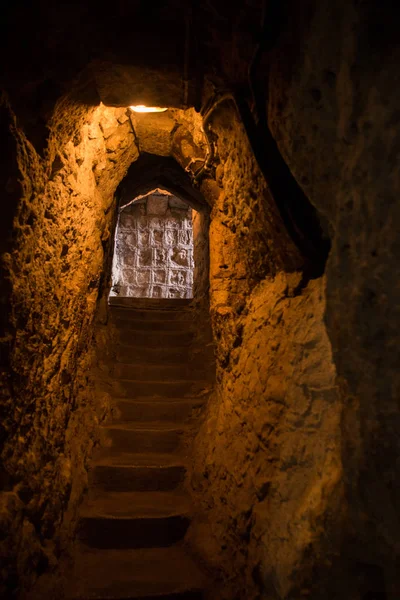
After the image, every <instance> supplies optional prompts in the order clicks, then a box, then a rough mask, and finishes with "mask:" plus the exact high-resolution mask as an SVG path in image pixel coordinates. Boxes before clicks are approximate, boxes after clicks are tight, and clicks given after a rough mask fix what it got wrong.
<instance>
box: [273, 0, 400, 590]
mask: <svg viewBox="0 0 400 600" xmlns="http://www.w3.org/2000/svg"><path fill="white" fill-rule="evenodd" d="M392 9H393V7H392V5H391V3H390V2H383V3H382V4H380V5H378V4H377V3H374V2H366V3H358V2H344V1H340V2H336V3H334V4H332V3H329V2H324V3H314V2H309V3H307V5H306V6H305V7H303V6H302V7H301V8H300V6H299V5H297V4H296V3H293V5H292V13H291V17H290V20H289V22H288V26H287V31H286V34H285V36H284V37H283V38H282V40H281V42H280V45H279V46H278V47H277V48H276V50H275V51H274V53H273V54H272V55H271V57H270V60H271V74H270V85H269V89H270V99H269V119H270V123H271V125H272V127H273V131H274V136H275V138H276V140H277V141H278V144H279V147H280V148H281V151H282V152H283V154H284V156H285V157H286V160H287V162H288V163H289V165H290V167H291V169H292V170H293V172H294V173H295V175H296V177H297V178H298V180H299V181H301V182H302V185H303V187H304V189H305V191H306V193H307V194H308V196H309V198H310V199H311V201H312V202H313V204H314V205H315V206H316V207H317V208H318V210H319V211H320V212H322V213H324V215H326V218H327V220H328V222H329V227H330V230H331V232H332V250H331V253H330V257H329V261H328V264H327V269H326V277H327V287H326V302H327V305H326V326H327V331H328V335H329V338H330V340H331V343H332V347H333V355H334V360H335V365H336V369H337V373H338V384H339V385H340V389H341V397H342V402H343V417H342V422H341V434H342V462H343V467H344V483H345V497H346V502H347V504H346V511H347V513H348V515H347V516H348V520H347V522H346V526H345V529H344V531H343V542H342V546H341V552H342V574H341V578H342V581H343V596H345V595H346V594H347V597H353V596H352V595H351V594H353V595H354V597H355V598H357V599H358V598H359V597H360V598H369V597H371V598H372V597H379V598H390V600H392V599H393V600H394V599H395V598H397V597H399V595H400V578H399V573H400V568H399V567H400V565H399V545H398V544H399V539H400V522H399V518H398V515H399V513H400V497H399V493H398V481H399V476H400V472H399V468H400V464H399V461H398V460H397V458H396V457H398V456H399V452H400V445H399V444H400V440H399V435H398V432H399V429H400V416H399V415H400V413H399V384H400V378H399V371H398V364H399V362H400V360H399V359H400V356H399V345H398V326H397V325H396V324H397V323H398V320H399V306H400V290H399V286H398V285H397V283H396V282H397V280H398V276H397V273H398V272H399V261H398V251H399V246H398V240H399V223H400V207H399V203H398V194H399V189H400V178H399V167H398V160H397V159H396V158H395V157H398V152H399V127H398V120H399V113H398V102H399V93H398V87H397V88H396V82H398V77H399V75H398V64H399V60H400V44H399V41H398V32H397V28H396V26H395V24H394V22H393V18H392V16H393V14H392ZM299 48H300V49H301V51H300V52H299ZM310 164H311V165H312V166H313V168H312V169H310ZM346 583H347V587H346ZM368 594H369V595H368ZM374 594H375V595H374ZM379 594H380V595H379Z"/></svg>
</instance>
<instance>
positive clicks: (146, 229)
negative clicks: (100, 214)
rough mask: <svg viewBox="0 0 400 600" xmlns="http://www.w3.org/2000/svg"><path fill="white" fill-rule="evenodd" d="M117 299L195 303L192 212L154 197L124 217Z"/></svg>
mask: <svg viewBox="0 0 400 600" xmlns="http://www.w3.org/2000/svg"><path fill="white" fill-rule="evenodd" d="M112 283H113V284H112V289H111V294H110V295H111V296H130V297H137V298H192V296H193V228H192V209H191V208H190V207H188V205H187V204H186V203H185V202H182V200H179V198H176V197H175V196H168V195H166V194H157V193H154V194H150V195H149V196H147V197H146V198H145V199H143V200H140V201H137V202H134V203H132V204H130V205H128V206H127V207H125V208H123V210H122V211H121V212H120V215H119V220H118V225H117V232H116V241H115V253H114V263H113V282H112Z"/></svg>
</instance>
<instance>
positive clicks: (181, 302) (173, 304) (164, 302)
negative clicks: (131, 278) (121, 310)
mask: <svg viewBox="0 0 400 600" xmlns="http://www.w3.org/2000/svg"><path fill="white" fill-rule="evenodd" d="M192 301H193V299H192V298H127V297H122V296H110V297H109V304H110V306H112V307H114V306H121V307H127V308H135V309H136V308H139V309H146V310H148V309H167V310H168V309H173V308H177V309H180V308H186V307H187V306H190V304H191V303H192Z"/></svg>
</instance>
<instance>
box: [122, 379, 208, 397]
mask: <svg viewBox="0 0 400 600" xmlns="http://www.w3.org/2000/svg"><path fill="white" fill-rule="evenodd" d="M207 387H208V385H207V382H204V381H201V380H198V381H196V380H177V381H152V380H150V381H144V380H138V381H136V380H134V379H118V380H116V381H114V385H113V388H114V395H115V396H120V397H122V398H126V397H132V398H135V397H138V396H151V397H156V396H159V397H165V398H176V397H177V396H180V397H182V398H185V397H193V396H197V395H198V394H200V393H202V392H204V390H206V389H207Z"/></svg>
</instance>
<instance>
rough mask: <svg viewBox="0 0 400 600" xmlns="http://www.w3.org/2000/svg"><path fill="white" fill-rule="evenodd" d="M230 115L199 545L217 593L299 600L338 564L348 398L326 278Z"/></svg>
mask: <svg viewBox="0 0 400 600" xmlns="http://www.w3.org/2000/svg"><path fill="white" fill-rule="evenodd" d="M221 112H222V111H221V110H220V111H219V112H218V113H217V114H216V115H215V116H214V117H213V121H212V125H213V133H214V135H215V136H216V137H217V139H218V146H217V147H218V157H219V158H220V159H221V167H222V168H221V169H220V168H218V169H217V183H218V186H219V192H218V193H216V192H215V188H214V187H213V186H210V184H209V182H207V181H205V182H204V184H203V186H202V190H203V193H204V195H205V197H206V198H208V199H209V201H210V203H212V204H213V208H212V212H211V225H210V241H209V243H210V261H211V264H210V309H211V318H212V325H213V332H214V339H215V345H216V358H217V386H216V392H215V395H214V396H213V397H212V398H211V400H210V402H209V405H208V411H207V414H206V415H205V421H204V425H203V428H202V430H201V431H200V433H199V435H198V436H197V441H196V448H195V461H194V464H193V469H192V473H191V485H192V489H193V491H194V495H195V497H196V500H197V506H198V508H199V513H198V514H202V517H199V519H198V521H197V523H196V526H195V527H194V528H193V529H192V531H191V535H192V539H191V541H192V543H193V545H194V547H196V548H197V550H198V551H199V552H201V553H202V555H203V556H204V557H205V558H206V559H208V560H209V561H210V560H211V562H212V564H214V566H215V567H216V569H217V572H220V570H221V569H222V572H223V573H225V574H226V579H225V580H224V583H223V585H222V586H221V588H220V589H218V588H216V591H215V598H218V599H221V598H227V599H232V598H246V599H247V600H253V599H256V598H259V597H260V595H261V594H266V593H268V594H269V596H265V597H268V599H269V598H274V599H275V598H296V599H297V598H300V597H303V596H304V595H306V594H307V593H308V592H307V590H308V589H309V585H310V579H313V577H314V574H315V573H317V574H318V577H319V573H318V571H317V570H316V566H317V565H318V568H319V569H326V565H327V564H328V562H331V563H332V562H333V560H334V557H335V550H336V548H335V544H334V541H335V540H336V533H337V532H338V531H340V520H341V517H342V515H341V512H340V510H339V508H340V503H341V501H342V499H343V480H342V465H341V454H340V451H341V446H340V442H341V436H340V414H341V403H340V399H339V395H338V391H337V388H336V372H335V367H334V364H333V359H332V351H331V345H330V341H329V339H328V336H327V333H326V328H325V323H324V310H325V279H323V278H322V279H319V280H315V281H310V282H308V283H307V282H303V281H302V279H303V278H302V273H301V271H299V270H297V271H296V270H293V265H296V261H297V260H298V258H297V255H296V248H295V247H294V246H293V244H292V243H291V241H290V240H289V239H288V237H287V235H286V233H285V231H284V229H283V227H282V224H281V222H280V220H279V217H278V215H277V213H276V211H275V209H274V207H273V205H271V202H270V200H269V195H268V189H267V188H266V184H265V181H264V180H263V178H262V177H261V174H260V172H259V170H258V167H257V164H256V163H255V159H254V157H253V156H252V155H251V150H250V147H249V144H248V141H247V139H246V136H245V134H244V130H243V126H242V125H241V124H240V123H239V121H238V119H237V116H236V115H235V110H234V108H233V107H232V106H231V105H228V106H225V107H224V111H223V112H222V114H221ZM334 511H336V512H335V515H336V517H337V522H336V523H335V524H333V521H332V519H331V515H332V513H333V512H334ZM327 540H329V543H327ZM321 556H323V557H324V559H323V561H322V564H321ZM316 581H319V580H318V579H317V578H316ZM213 597H214V596H213ZM262 597H264V596H262Z"/></svg>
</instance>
